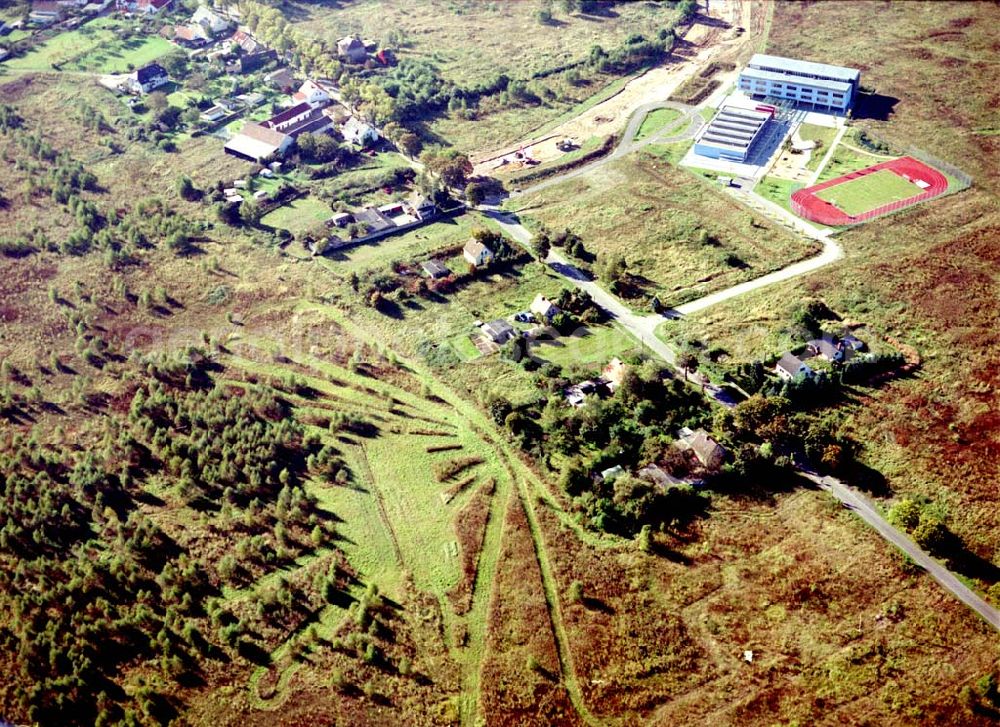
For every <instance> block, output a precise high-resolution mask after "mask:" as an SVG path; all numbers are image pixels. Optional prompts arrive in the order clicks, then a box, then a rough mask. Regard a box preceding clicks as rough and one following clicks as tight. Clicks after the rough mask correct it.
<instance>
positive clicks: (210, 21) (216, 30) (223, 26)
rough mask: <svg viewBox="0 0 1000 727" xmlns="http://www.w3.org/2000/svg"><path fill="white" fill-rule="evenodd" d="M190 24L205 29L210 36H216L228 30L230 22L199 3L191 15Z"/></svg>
mask: <svg viewBox="0 0 1000 727" xmlns="http://www.w3.org/2000/svg"><path fill="white" fill-rule="evenodd" d="M191 24H192V25H199V26H201V27H202V28H204V29H205V31H206V32H207V33H208V34H209V35H210V36H213V37H214V36H216V35H219V34H220V33H225V32H226V31H227V30H229V28H230V26H231V23H230V22H229V21H228V20H226V19H225V18H223V17H222V16H220V15H218V14H217V13H216V12H214V11H213V10H212V9H211V8H209V7H208V6H206V5H199V6H198V9H197V10H195V11H194V15H192V16H191Z"/></svg>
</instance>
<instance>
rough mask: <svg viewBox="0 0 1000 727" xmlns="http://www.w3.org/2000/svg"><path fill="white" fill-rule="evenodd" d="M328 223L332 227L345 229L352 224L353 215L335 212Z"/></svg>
mask: <svg viewBox="0 0 1000 727" xmlns="http://www.w3.org/2000/svg"><path fill="white" fill-rule="evenodd" d="M328 222H329V224H331V225H333V226H334V227H347V226H348V225H349V224H351V223H352V222H354V215H352V214H351V213H350V212H335V213H334V215H333V217H331V218H330V219H329V220H328Z"/></svg>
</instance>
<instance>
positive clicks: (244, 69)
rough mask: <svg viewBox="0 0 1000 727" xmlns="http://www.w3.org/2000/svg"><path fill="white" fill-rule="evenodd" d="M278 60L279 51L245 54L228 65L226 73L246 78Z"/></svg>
mask: <svg viewBox="0 0 1000 727" xmlns="http://www.w3.org/2000/svg"><path fill="white" fill-rule="evenodd" d="M277 59H278V53H277V51H274V50H270V49H268V50H259V51H257V52H256V53H243V54H242V55H240V56H239V57H238V58H237V59H236V60H235V61H233V62H232V63H229V64H227V65H226V73H229V74H234V75H243V76H245V75H246V74H248V73H253V72H254V71H258V70H260V69H261V68H263V67H264V66H266V65H267V64H268V63H270V62H271V61H275V60H277Z"/></svg>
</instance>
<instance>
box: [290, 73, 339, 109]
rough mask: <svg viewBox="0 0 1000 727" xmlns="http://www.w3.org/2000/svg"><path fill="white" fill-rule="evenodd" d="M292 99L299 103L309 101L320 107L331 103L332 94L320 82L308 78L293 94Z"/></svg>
mask: <svg viewBox="0 0 1000 727" xmlns="http://www.w3.org/2000/svg"><path fill="white" fill-rule="evenodd" d="M292 100H293V101H295V103H297V104H300V103H307V104H309V105H310V106H312V107H314V108H318V107H321V106H326V105H327V104H328V103H330V94H329V93H327V91H326V89H325V88H323V87H322V86H320V85H319V84H318V83H316V82H315V81H313V80H310V79H308V78H307V79H306V81H305V83H303V84H302V85H301V86H299V90H298V91H296V92H295V93H294V94H292Z"/></svg>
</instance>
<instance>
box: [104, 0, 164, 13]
mask: <svg viewBox="0 0 1000 727" xmlns="http://www.w3.org/2000/svg"><path fill="white" fill-rule="evenodd" d="M171 1H172V0H117V8H118V10H120V11H121V12H123V13H143V14H144V15H156V14H157V13H159V12H160V11H162V10H163V9H164V8H166V7H167V6H169V5H170V3H171Z"/></svg>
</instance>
